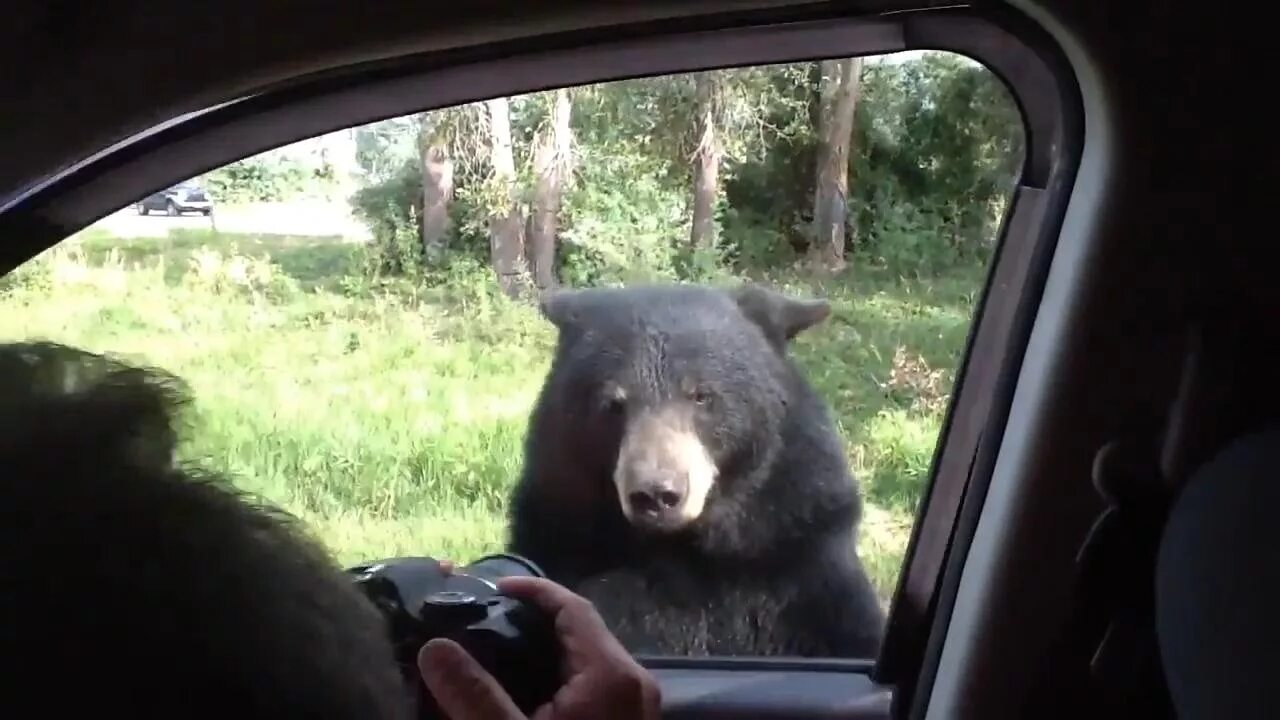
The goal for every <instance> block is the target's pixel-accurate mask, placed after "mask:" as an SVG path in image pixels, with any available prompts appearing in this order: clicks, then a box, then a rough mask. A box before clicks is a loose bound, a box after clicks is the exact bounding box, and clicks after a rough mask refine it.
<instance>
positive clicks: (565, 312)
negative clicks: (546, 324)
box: [538, 289, 578, 330]
mask: <svg viewBox="0 0 1280 720" xmlns="http://www.w3.org/2000/svg"><path fill="white" fill-rule="evenodd" d="M577 299H578V293H577V292H576V291H573V290H559V289H557V290H544V291H543V293H542V295H541V296H540V297H539V298H538V310H539V311H540V312H541V313H542V316H543V317H545V318H546V319H547V320H549V321H550V322H551V324H552V325H555V326H556V327H557V328H559V329H560V330H565V329H567V328H569V327H571V326H573V325H574V324H576V323H577V321H578V308H577V305H578V303H577Z"/></svg>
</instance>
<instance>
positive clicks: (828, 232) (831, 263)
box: [809, 58, 862, 271]
mask: <svg viewBox="0 0 1280 720" xmlns="http://www.w3.org/2000/svg"><path fill="white" fill-rule="evenodd" d="M820 67H821V73H822V80H821V83H822V84H821V100H820V105H819V113H818V122H819V124H818V128H817V131H818V132H817V134H818V138H819V143H820V145H819V149H818V167H817V184H816V187H815V188H814V193H813V240H812V244H811V245H810V247H809V251H810V257H811V259H812V260H813V261H814V264H815V265H816V266H819V267H824V268H826V269H828V270H832V271H838V270H841V269H843V268H844V267H845V259H844V254H845V237H844V235H845V225H846V223H847V221H848V217H849V213H848V197H849V150H850V145H852V144H853V116H854V112H855V111H856V110H857V105H858V90H859V88H860V86H861V82H860V81H861V75H862V59H861V58H848V59H845V60H824V61H822V63H821V65H820Z"/></svg>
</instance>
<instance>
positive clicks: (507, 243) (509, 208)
mask: <svg viewBox="0 0 1280 720" xmlns="http://www.w3.org/2000/svg"><path fill="white" fill-rule="evenodd" d="M485 107H486V108H487V109H488V115H489V151H490V153H489V162H490V164H491V166H492V172H493V175H492V181H493V188H494V194H493V195H492V196H490V199H491V202H492V205H491V207H490V209H489V252H490V258H491V260H492V263H493V270H494V272H495V273H496V274H497V276H498V284H499V285H500V286H501V287H502V290H503V292H505V293H506V294H507V295H509V296H512V297H514V296H515V295H517V294H519V292H520V286H521V285H522V284H523V281H524V278H525V275H526V268H525V262H524V219H523V218H522V217H521V213H520V205H519V203H518V202H517V199H516V163H515V157H514V156H513V154H512V149H511V108H510V102H509V101H508V100H507V98H504V97H503V98H494V99H492V100H488V101H486V102H485Z"/></svg>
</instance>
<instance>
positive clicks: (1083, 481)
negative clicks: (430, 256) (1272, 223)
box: [0, 0, 1280, 720]
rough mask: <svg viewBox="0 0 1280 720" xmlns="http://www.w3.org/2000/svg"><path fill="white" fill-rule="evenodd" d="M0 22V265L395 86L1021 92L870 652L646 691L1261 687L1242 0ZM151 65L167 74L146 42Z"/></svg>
mask: <svg viewBox="0 0 1280 720" xmlns="http://www.w3.org/2000/svg"><path fill="white" fill-rule="evenodd" d="M6 15H7V17H8V20H9V22H7V23H6V24H5V25H4V26H3V27H0V36H3V40H4V41H3V42H0V48H3V50H0V53H3V54H4V62H3V63H2V64H3V66H4V67H9V68H16V67H22V68H23V70H22V71H21V72H13V73H8V74H5V75H3V76H0V106H3V107H5V108H22V110H21V112H5V113H0V146H2V147H0V156H2V157H4V158H5V160H4V162H3V163H0V272H4V273H8V272H11V271H13V270H15V269H16V268H19V267H20V266H21V265H22V264H23V263H25V262H27V261H28V260H30V259H31V258H33V257H35V256H37V255H38V254H40V253H42V252H44V251H45V250H47V249H48V248H51V247H54V246H55V245H57V244H58V243H59V242H61V241H63V240H64V239H65V238H67V237H68V236H71V235H72V234H74V233H76V232H77V231H80V230H82V229H84V228H86V227H88V226H90V225H92V224H93V223H95V222H97V221H99V220H101V219H102V218H104V217H106V216H107V215H109V214H111V213H113V212H115V211H116V210H118V209H119V208H123V207H132V206H133V205H134V204H135V203H137V202H138V201H139V199H140V198H143V197H146V196H148V195H149V194H151V193H154V192H157V191H160V190H162V189H164V188H167V187H170V186H172V185H174V184H176V183H178V182H180V181H183V180H185V179H187V178H192V177H195V176H197V175H199V174H200V173H204V172H207V171H209V170H211V169H213V168H216V167H219V166H222V165H224V164H226V163H229V162H232V161H234V160H238V159H240V158H244V157H248V156H251V155H254V154H255V153H260V152H263V151H266V150H270V149H272V148H277V147H280V146H282V145H285V144H288V143H291V142H295V141H298V140H301V139H303V138H308V137H313V136H317V135H319V134H322V133H327V132H331V131H335V130H339V129H342V128H348V127H352V126H355V125H360V124H362V123H371V122H374V121H378V120H382V119H385V118H390V117H394V116H399V115H404V114H407V113H411V112H422V111H425V110H430V109H433V108H445V107H451V106H456V105H460V104H463V103H470V102H477V101H483V100H486V99H488V98H493V97H498V96H509V95H514V94H518V93H526V92H534V91H540V90H547V89H554V88H561V87H570V86H577V85H583V84H587V83H598V82H605V81H611V80H620V79H625V78H636V77H646V76H655V75H661V74H666V73H678V72H693V71H698V70H707V69H716V68H733V67H742V66H748V65H762V64H766V63H783V62H797V61H801V60H816V59H821V58H829V57H848V56H860V55H874V54H885V53H895V52H902V51H917V50H944V51H949V52H953V53H957V54H960V55H963V56H967V57H968V58H971V59H973V60H975V61H977V62H979V63H981V64H982V65H984V66H986V67H987V68H988V69H989V70H990V71H991V72H993V73H994V74H995V75H997V76H998V77H999V78H1000V79H1001V80H1002V81H1003V82H1004V83H1005V84H1006V86H1007V87H1008V89H1009V92H1010V94H1011V95H1012V96H1013V97H1014V99H1015V100H1016V102H1017V105H1018V110H1019V111H1020V113H1021V115H1022V121H1023V129H1024V132H1025V138H1026V140H1025V142H1026V145H1025V155H1024V160H1023V165H1022V167H1021V170H1020V174H1019V176H1018V181H1017V186H1016V189H1015V190H1014V194H1013V196H1012V200H1011V201H1010V203H1009V206H1008V208H1007V210H1006V211H1005V215H1004V218H1003V221H1002V223H1001V226H1000V232H999V238H998V244H997V245H996V248H995V253H994V259H993V260H992V261H991V263H990V266H989V267H990V269H989V273H988V276H987V278H986V285H985V286H984V287H983V288H981V289H980V293H979V299H978V301H977V303H976V307H975V310H974V316H973V325H972V329H971V330H970V331H969V335H968V340H967V343H966V345H965V348H964V355H963V360H962V361H961V365H960V367H959V368H958V369H957V371H956V378H957V379H956V387H955V390H954V392H953V394H952V396H951V400H950V404H949V406H948V408H947V410H946V416H945V421H944V423H943V425H942V431H941V435H940V436H939V438H938V440H937V444H936V448H935V450H934V454H933V458H932V464H931V468H930V475H929V479H928V486H927V489H926V491H925V493H924V495H923V497H922V499H921V501H920V505H919V508H918V510H917V515H916V522H915V524H914V525H913V527H912V530H911V536H910V540H909V543H908V545H907V550H906V557H905V560H904V564H903V567H902V570H901V573H900V575H899V577H898V581H897V587H896V591H895V592H894V594H893V597H892V601H891V605H890V614H889V620H888V626H887V634H886V637H885V640H884V643H883V648H882V651H881V654H880V656H879V657H878V658H876V659H874V661H871V660H868V661H865V662H864V661H849V660H834V659H833V660H823V659H800V658H785V657H777V658H739V657H734V658H696V657H689V658H685V657H647V656H646V657H644V658H642V659H643V662H644V663H645V664H646V665H647V666H648V667H649V668H651V669H652V670H653V672H654V673H655V675H656V676H657V677H658V679H659V681H660V683H661V685H662V691H663V708H664V716H665V717H670V718H746V717H751V718H772V717H779V718H781V717H787V718H850V719H852V718H957V719H961V718H974V719H977V718H982V719H983V720H987V719H989V718H996V717H1059V716H1072V717H1137V716H1148V717H1188V718H1190V717H1208V716H1210V715H1212V716H1214V717H1237V718H1238V717H1262V716H1264V715H1266V714H1268V713H1267V711H1266V710H1265V707H1266V706H1267V705H1268V703H1267V700H1266V698H1267V695H1266V694H1265V692H1264V688H1266V687H1267V684H1266V680H1265V679H1264V677H1263V676H1264V674H1265V673H1264V672H1263V671H1261V668H1267V667H1270V664H1271V663H1269V662H1268V661H1267V660H1266V657H1265V655H1263V652H1264V650H1263V648H1264V647H1268V645H1267V641H1269V640H1270V639H1272V638H1273V637H1275V633H1274V632H1273V630H1272V627H1271V625H1270V624H1269V622H1268V620H1267V616H1268V615H1269V613H1268V612H1267V610H1268V609H1269V608H1270V605H1271V602H1270V600H1271V599H1272V598H1273V597H1274V594H1273V592H1272V588H1274V587H1275V585H1276V583H1275V577H1276V572H1275V570H1274V569H1272V568H1270V567H1267V566H1266V564H1265V563H1262V562H1253V561H1252V559H1253V558H1254V557H1265V555H1264V554H1262V553H1259V552H1257V551H1255V550H1254V548H1257V547H1258V546H1260V545H1262V544H1263V538H1262V535H1261V533H1263V532H1264V527H1265V524H1266V520H1265V519H1264V516H1263V513H1264V512H1265V511H1264V510H1262V509H1261V508H1263V507H1265V506H1266V503H1264V502H1262V501H1263V500H1265V499H1266V498H1267V497H1274V496H1275V494H1276V490H1275V488H1276V485H1275V483H1274V482H1268V481H1269V480H1272V479H1273V478H1272V476H1273V475H1274V472H1273V471H1272V472H1268V470H1269V468H1273V467H1275V462H1274V459H1273V456H1274V455H1275V453H1276V452H1277V451H1276V448H1277V447H1280V445H1278V444H1277V441H1276V439H1275V437H1274V430H1273V429H1269V428H1271V427H1272V424H1273V423H1274V421H1275V419H1276V415H1275V408H1276V407H1277V401H1280V397H1277V394H1276V391H1275V390H1274V389H1272V388H1273V386H1274V383H1272V382H1269V381H1268V375H1269V373H1270V371H1272V368H1273V363H1271V362H1270V361H1269V358H1267V357H1266V355H1267V354H1266V353H1265V352H1264V351H1263V350H1262V347H1263V346H1264V345H1265V344H1266V341H1267V339H1269V336H1270V335H1271V334H1273V333H1274V332H1275V330H1274V328H1275V326H1276V323H1275V317H1276V314H1275V311H1276V310H1277V309H1280V305H1278V304H1277V303H1276V299H1277V298H1276V294H1275V291H1274V290H1273V289H1272V288H1274V287H1275V283H1273V282H1272V281H1271V278H1270V277H1269V275H1270V272H1269V270H1268V269H1266V268H1264V263H1265V262H1266V259H1267V257H1264V252H1263V251H1262V245H1263V244H1262V241H1261V235H1262V234H1263V233H1261V232H1257V231H1253V230H1252V229H1245V228H1244V227H1243V225H1242V223H1243V220H1244V219H1245V218H1249V219H1253V218H1255V217H1257V216H1258V215H1259V213H1258V212H1257V199H1258V195H1259V194H1260V193H1258V192H1257V187H1258V185H1259V184H1261V183H1256V184H1255V183H1253V182H1244V183H1239V182H1236V181H1234V179H1235V178H1237V177H1239V173H1240V170H1238V169H1237V168H1239V167H1243V166H1244V164H1243V162H1240V161H1243V160H1244V158H1242V157H1241V155H1243V154H1244V152H1247V153H1248V154H1249V155H1256V154H1260V153H1259V150H1260V149H1262V148H1265V147H1267V146H1268V145H1266V144H1265V141H1260V142H1263V144H1260V145H1258V146H1257V148H1256V149H1255V148H1254V147H1253V145H1254V143H1253V142H1252V140H1251V135H1250V134H1249V129H1248V128H1246V127H1244V125H1245V123H1244V122H1242V119H1243V117H1244V116H1245V115H1246V114H1248V113H1246V112H1245V111H1243V110H1234V111H1230V110H1225V108H1235V107H1238V101H1236V102H1232V100H1233V98H1230V97H1229V96H1228V94H1227V92H1226V87H1227V85H1228V84H1227V83H1225V81H1223V80H1222V78H1226V77H1236V76H1240V75H1242V74H1243V69H1244V66H1243V65H1242V60H1241V58H1240V55H1241V54H1242V51H1243V50H1244V49H1245V45H1246V43H1244V42H1243V40H1242V39H1241V37H1240V36H1239V33H1241V32H1242V30H1241V29H1240V28H1239V27H1238V24H1237V23H1233V22H1231V21H1230V20H1231V18H1230V13H1228V12H1225V11H1222V10H1218V11H1212V10H1203V9H1193V8H1191V7H1190V5H1189V4H1187V3H1165V2H1156V1H1155V0H1137V1H1134V2H1127V3H1079V2H1070V1H1069V0H1008V1H1007V2H934V1H930V0H914V1H912V0H848V1H836V0H832V1H818V2H814V1H808V0H698V1H697V2H665V1H661V0H655V1H653V2H644V3H598V2H580V1H578V0H562V1H561V2H557V3H528V4H523V5H512V4H510V3H498V2H488V1H478V2H472V3H454V4H451V5H449V6H447V7H440V8H438V9H433V10H432V11H431V14H430V17H429V18H428V19H429V22H428V21H424V17H423V16H422V11H421V9H420V8H419V7H416V6H415V5H414V4H411V3H399V2H387V3H374V4H368V5H365V6H359V7H357V6H356V5H354V4H347V5H341V4H325V5H324V6H323V9H318V8H317V6H316V5H314V4H311V3H301V2H294V1H293V0H258V1H256V2H241V1H240V0H230V1H228V2H224V3H220V4H219V5H218V6H217V8H216V9H214V10H210V9H208V8H205V7H203V6H199V5H190V4H162V5H155V6H153V5H150V4H146V3H142V2H137V1H135V0H125V1H123V2H117V3H111V4H96V5H81V4H74V3H69V2H50V1H48V0H45V1H44V2H34V1H31V0H19V1H18V2H17V3H16V4H15V5H13V6H11V7H9V8H8V10H7V12H6ZM183 27H191V28H196V30H195V31H193V32H190V33H179V32H176V31H174V29H175V28H183ZM280 28H288V31H287V32H281V31H280ZM144 38H145V41H144V40H143V39H144ZM174 57H178V58H181V59H182V61H181V67H182V70H181V72H177V71H174V72H169V71H161V70H157V68H160V67H167V66H169V64H170V60H169V58H174ZM139 77H145V78H146V79H147V80H146V82H138V81H137V79H138V78H139ZM86 117H92V118H94V122H92V123H85V122H84V121H83V119H84V118H86ZM1242 151H1244V152H1242ZM1213 178H1218V179H1219V180H1213ZM219 212H221V210H220V211H219ZM1255 538H1256V539H1255ZM424 551H427V552H429V551H430V549H429V548H425V549H424Z"/></svg>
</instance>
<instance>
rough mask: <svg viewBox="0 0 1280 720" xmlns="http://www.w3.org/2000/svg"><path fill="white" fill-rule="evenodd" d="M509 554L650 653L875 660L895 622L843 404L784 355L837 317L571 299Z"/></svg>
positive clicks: (791, 305) (560, 307)
mask: <svg viewBox="0 0 1280 720" xmlns="http://www.w3.org/2000/svg"><path fill="white" fill-rule="evenodd" d="M542 311H543V314H544V315H545V316H546V317H547V318H548V319H549V320H550V321H551V322H552V323H554V324H555V325H556V326H557V328H558V332H559V340H558V345H557V348H556V351H555V358H554V363H553V365H552V368H551V370H550V372H549V374H548V376H547V378H546V381H545V384H544V386H543V389H542V392H541V395H540V397H539V399H538V401H537V404H536V406H535V408H534V410H533V413H532V416H531V418H530V425H529V433H528V437H527V441H526V449H525V467H524V472H523V476H522V478H521V480H520V482H519V484H518V486H517V487H516V489H515V492H514V497H513V502H512V505H511V512H510V521H511V526H510V532H511V535H510V543H509V548H510V550H511V551H512V552H516V553H519V554H522V555H524V556H526V557H528V558H530V559H532V560H534V561H535V562H537V563H539V564H540V565H541V566H542V568H543V569H544V570H545V571H546V572H547V573H548V575H550V576H551V577H552V578H553V579H555V580H557V581H559V582H561V583H564V584H566V585H568V586H570V587H572V588H574V589H575V590H577V591H578V592H579V593H581V594H583V595H585V596H587V597H588V598H589V599H591V600H592V601H593V602H594V603H595V604H596V607H597V608H598V609H599V610H600V612H601V614H602V615H603V616H604V617H605V619H606V620H607V621H608V623H609V625H610V627H611V628H612V629H613V630H614V632H615V633H617V634H618V636H619V638H620V639H621V640H622V641H623V643H624V644H625V645H627V647H628V648H629V649H630V650H631V651H632V652H636V653H654V654H676V655H757V656H758V655H773V656H777V655H795V656H817V657H851V658H871V657H874V656H875V655H876V653H877V651H878V649H879V643H880V640H881V635H882V629H883V624H884V617H883V613H882V610H881V608H880V605H879V602H878V599H877V597H876V594H875V591H874V588H873V587H872V585H871V583H870V581H869V579H868V577H867V575H866V572H865V570H864V569H863V567H862V564H861V562H860V560H859V558H858V556H857V553H856V549H855V538H856V535H857V531H858V527H859V523H860V520H861V515H862V503H861V498H860V495H859V492H858V488H857V485H856V484H855V481H854V479H853V477H852V475H851V473H850V471H849V468H848V465H847V462H846V460H845V456H844V451H843V448H842V446H841V442H840V439H839V437H838V435H837V433H836V430H835V427H834V424H833V422H832V419H831V415H830V412H829V410H828V408H827V406H826V404H825V403H824V402H823V400H822V399H821V398H820V397H819V396H818V394H817V393H816V392H815V391H814V389H813V388H812V387H811V386H810V385H809V383H808V382H807V381H806V380H805V379H804V377H802V375H801V373H800V372H799V370H798V368H797V367H796V366H795V364H794V363H793V361H792V360H791V358H790V357H789V356H788V354H787V347H788V344H789V343H790V341H791V340H792V339H793V338H794V337H795V336H796V335H797V334H798V333H800V332H802V331H803V330H805V329H806V328H809V327H812V326H813V325H815V324H817V323H820V322H822V321H823V320H825V319H826V317H827V315H828V314H829V312H830V308H829V305H828V304H827V303H826V302H824V301H821V300H809V301H802V300H796V299H791V298H788V297H786V296H783V295H782V294H780V293H777V292H775V291H772V290H769V289H765V288H763V287H760V286H756V285H748V286H744V287H742V288H739V289H736V290H732V291H724V290H718V289H712V288H706V287H700V286H694V285H670V286H649V287H633V288H628V289H590V290H580V291H563V292H559V293H556V294H553V295H549V296H547V297H546V298H545V299H544V300H543V302H542Z"/></svg>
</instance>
